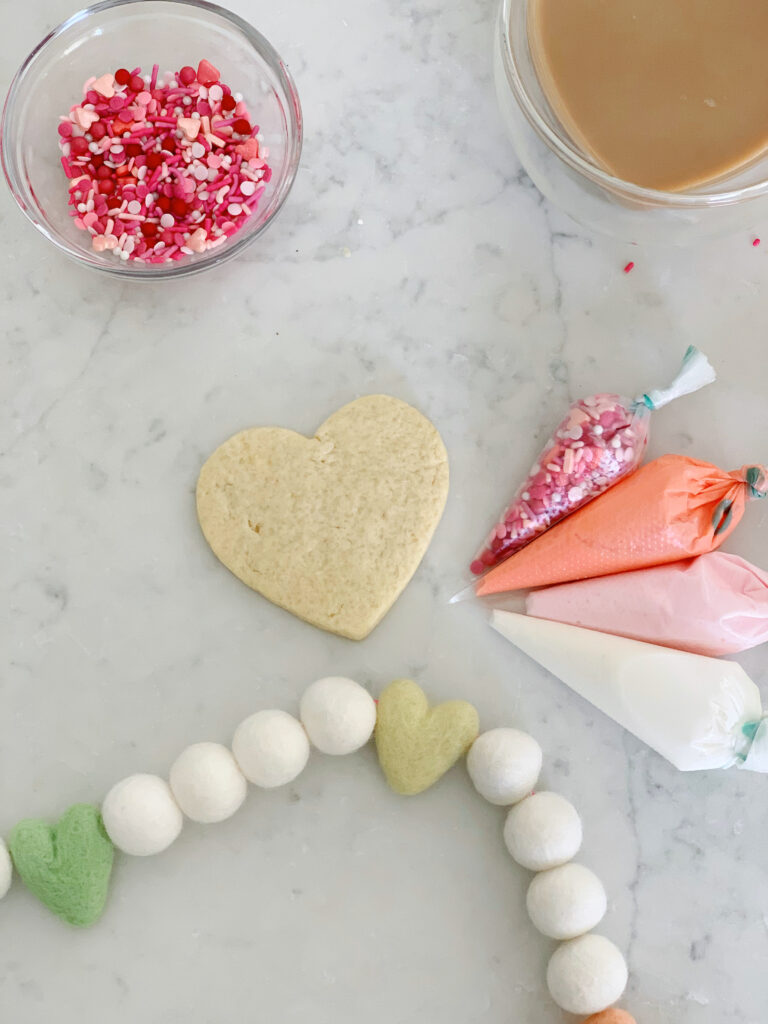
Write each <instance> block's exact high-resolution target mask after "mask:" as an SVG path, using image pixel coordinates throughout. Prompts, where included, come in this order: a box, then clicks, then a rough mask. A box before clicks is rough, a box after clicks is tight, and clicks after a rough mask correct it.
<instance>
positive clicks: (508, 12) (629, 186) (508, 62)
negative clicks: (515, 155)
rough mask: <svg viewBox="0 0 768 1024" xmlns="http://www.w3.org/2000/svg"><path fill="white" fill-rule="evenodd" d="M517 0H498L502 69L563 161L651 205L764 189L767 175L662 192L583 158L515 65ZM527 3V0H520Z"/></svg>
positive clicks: (731, 199)
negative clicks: (544, 112) (737, 184)
mask: <svg viewBox="0 0 768 1024" xmlns="http://www.w3.org/2000/svg"><path fill="white" fill-rule="evenodd" d="M519 2H521V0H501V4H500V6H499V19H498V22H497V31H498V35H499V40H500V45H501V53H502V60H503V65H504V72H505V75H506V78H507V82H508V84H509V86H510V88H511V90H512V93H513V95H514V98H515V100H516V102H517V104H518V106H519V107H520V109H521V110H522V112H523V114H524V116H525V118H526V120H527V121H528V123H529V124H530V125H531V127H532V128H533V130H534V131H535V132H536V134H537V135H538V136H539V137H540V138H541V139H542V141H543V142H544V143H545V144H546V145H547V146H548V147H549V149H550V150H552V152H553V153H554V154H555V155H556V156H557V157H559V158H560V159H561V160H562V161H563V162H564V163H565V164H567V165H568V166H569V167H571V168H572V169H573V170H575V171H577V172H578V173H579V174H581V175H582V176H583V177H585V178H588V179H589V180H591V181H592V182H594V183H595V184H597V185H600V186H602V187H603V188H605V189H607V190H608V191H610V192H614V193H620V194H621V195H623V196H625V197H627V198H629V199H634V200H636V201H638V202H639V203H644V204H651V205H655V206H668V207H678V208H682V209H702V208H706V207H711V206H720V205H723V206H725V205H731V204H736V203H740V202H742V201H744V200H748V199H756V198H758V197H760V196H763V195H766V194H767V193H768V178H764V179H763V180H762V181H759V182H757V183H756V184H753V185H744V186H742V187H741V188H735V189H734V188H731V189H722V190H715V191H699V192H666V191H664V190H662V189H653V188H645V187H643V186H642V185H635V184H633V183H632V182H630V181H625V180H624V179H623V178H617V177H615V176H614V175H612V174H610V173H609V172H608V171H604V170H602V168H600V167H598V166H597V165H596V164H593V163H592V162H591V161H589V160H587V159H586V158H585V157H584V155H583V154H582V153H581V152H580V150H578V149H577V148H576V147H575V146H574V145H572V144H571V143H570V142H568V141H566V140H565V139H563V138H561V137H560V136H559V135H558V134H557V133H556V132H554V131H553V130H552V129H551V128H550V126H549V125H548V124H547V122H546V121H545V119H544V118H543V117H542V116H541V114H540V113H539V109H538V106H537V105H536V103H535V102H534V100H533V99H532V98H531V95H530V93H529V92H528V90H527V89H526V87H525V84H524V82H523V78H522V75H521V74H520V70H519V67H518V61H517V59H516V57H515V53H514V51H513V49H512V43H511V39H510V31H509V26H510V23H511V17H512V5H513V4H515V3H519ZM522 2H523V3H525V4H526V6H527V5H528V3H530V0H522Z"/></svg>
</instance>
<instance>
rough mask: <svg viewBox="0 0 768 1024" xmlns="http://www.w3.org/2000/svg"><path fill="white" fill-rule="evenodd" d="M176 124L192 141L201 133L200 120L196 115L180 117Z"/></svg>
mask: <svg viewBox="0 0 768 1024" xmlns="http://www.w3.org/2000/svg"><path fill="white" fill-rule="evenodd" d="M176 124H177V125H178V127H179V130H180V131H182V132H184V135H185V136H186V138H187V139H188V140H189V141H190V142H192V140H193V139H196V138H197V136H198V135H199V134H200V122H199V121H198V120H197V118H196V117H180V118H179V119H178V121H177V122H176Z"/></svg>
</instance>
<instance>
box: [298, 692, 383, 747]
mask: <svg viewBox="0 0 768 1024" xmlns="http://www.w3.org/2000/svg"><path fill="white" fill-rule="evenodd" d="M299 714H300V717H301V721H302V722H303V724H304V728H305V729H306V730H307V735H308V736H309V738H310V740H311V741H312V743H313V744H314V746H316V747H317V749H318V750H321V751H322V752H323V753H324V754H351V753H352V752H353V751H355V750H359V749H360V747H362V746H365V744H366V743H367V742H368V740H369V739H370V738H371V734H372V733H373V727H374V726H375V725H376V702H375V701H374V699H373V697H371V695H370V694H369V693H368V691H367V690H364V689H363V687H362V686H361V685H360V684H359V683H356V682H355V681H354V680H352V679H344V678H342V677H341V676H328V677H327V678H326V679H318V680H317V682H316V683H312V685H311V686H310V687H308V688H307V689H306V690H305V691H304V696H303V697H302V698H301V704H300V706H299Z"/></svg>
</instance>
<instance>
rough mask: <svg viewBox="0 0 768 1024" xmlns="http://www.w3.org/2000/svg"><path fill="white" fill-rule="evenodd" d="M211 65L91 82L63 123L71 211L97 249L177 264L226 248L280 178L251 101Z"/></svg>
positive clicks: (122, 74)
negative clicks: (248, 103) (269, 185)
mask: <svg viewBox="0 0 768 1024" xmlns="http://www.w3.org/2000/svg"><path fill="white" fill-rule="evenodd" d="M220 78H221V76H220V73H219V71H218V70H217V69H216V68H215V67H214V66H213V65H212V64H211V63H210V62H209V61H207V60H201V61H200V63H199V64H198V66H197V69H195V68H193V67H192V66H189V65H187V66H185V67H183V68H181V69H180V70H179V71H178V72H170V71H167V72H165V74H163V75H160V74H159V67H158V65H155V66H154V67H153V68H152V71H151V73H150V74H147V75H142V73H141V68H134V70H133V71H129V70H128V69H127V68H119V69H118V70H117V71H116V72H115V73H114V74H110V73H107V74H102V75H101V76H99V77H98V78H97V77H95V76H94V77H93V78H89V79H88V81H87V82H86V83H85V85H84V87H83V98H82V100H81V101H80V102H79V103H76V104H75V105H74V106H73V107H72V109H71V110H70V112H69V114H68V115H66V116H63V117H61V118H60V121H59V128H58V132H59V146H60V148H61V153H62V156H61V165H62V167H63V168H64V173H65V174H66V175H67V178H69V179H70V184H69V205H70V207H71V208H72V209H71V211H70V213H71V215H72V217H74V218H75V225H76V226H77V227H78V228H80V229H81V230H83V231H87V232H89V233H90V235H91V245H92V247H93V249H94V250H95V251H96V252H105V253H106V252H109V253H111V254H112V255H113V256H115V257H116V258H118V259H120V260H123V261H127V260H132V261H136V262H142V263H171V262H175V261H178V260H182V259H185V258H187V257H190V256H194V255H195V254H201V253H204V252H206V251H208V250H209V249H214V248H217V247H218V246H220V245H223V244H224V243H225V242H226V241H227V239H228V238H230V237H231V236H232V235H234V234H236V233H237V232H238V231H239V230H240V229H241V228H242V227H243V225H244V224H246V222H247V221H248V218H249V217H251V216H252V215H253V213H254V211H255V210H256V208H257V206H258V204H259V201H260V199H261V196H262V193H263V192H264V189H265V187H266V185H267V183H268V182H269V181H270V179H271V177H272V171H271V168H270V167H269V164H268V163H267V160H268V157H269V152H268V150H267V148H266V147H265V146H264V142H263V138H262V136H261V135H260V133H259V126H258V125H256V124H254V123H253V118H252V117H251V114H250V112H249V110H248V107H247V106H246V103H245V101H244V100H243V99H242V98H241V97H240V95H239V94H233V92H232V90H231V89H230V87H229V86H228V85H225V84H224V83H223V82H221V81H220Z"/></svg>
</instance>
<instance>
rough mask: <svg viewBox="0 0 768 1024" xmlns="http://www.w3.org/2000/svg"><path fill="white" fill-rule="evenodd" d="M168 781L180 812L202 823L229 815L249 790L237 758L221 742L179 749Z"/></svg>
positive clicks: (211, 822) (222, 819) (209, 822)
mask: <svg viewBox="0 0 768 1024" xmlns="http://www.w3.org/2000/svg"><path fill="white" fill-rule="evenodd" d="M169 781H170V783H171V790H172V792H173V795H174V796H175V797H176V803H177V804H178V805H179V807H180V808H181V809H182V811H183V812H184V813H185V814H186V816H187V817H188V818H191V819H192V821H199V822H201V823H202V824H204V825H210V824H213V823H214V822H216V821H224V819H225V818H231V817H232V815H233V814H234V813H235V811H236V810H237V809H238V808H239V807H240V804H242V802H243V800H245V795H246V793H247V791H248V783H247V782H246V781H245V777H244V776H243V773H242V772H241V771H240V769H239V768H238V766H237V761H235V759H234V757H233V756H232V754H231V752H230V751H229V750H228V749H227V748H226V747H224V746H222V745H221V743H193V744H192V746H191V747H187V748H186V750H182V752H181V753H180V754H179V756H178V757H177V758H176V760H175V761H174V762H173V765H172V766H171V771H170V775H169Z"/></svg>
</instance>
